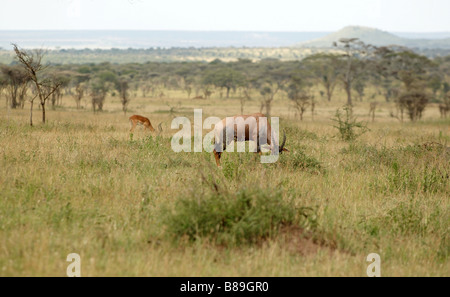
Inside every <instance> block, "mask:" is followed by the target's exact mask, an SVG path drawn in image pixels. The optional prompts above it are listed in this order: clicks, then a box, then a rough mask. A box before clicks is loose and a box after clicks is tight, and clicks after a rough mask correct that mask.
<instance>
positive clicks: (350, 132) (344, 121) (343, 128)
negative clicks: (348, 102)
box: [332, 106, 369, 141]
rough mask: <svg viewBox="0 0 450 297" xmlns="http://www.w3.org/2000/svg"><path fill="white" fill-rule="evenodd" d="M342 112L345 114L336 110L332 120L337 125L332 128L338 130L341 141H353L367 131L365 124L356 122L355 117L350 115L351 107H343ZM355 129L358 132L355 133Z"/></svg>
mask: <svg viewBox="0 0 450 297" xmlns="http://www.w3.org/2000/svg"><path fill="white" fill-rule="evenodd" d="M343 110H344V112H345V113H343V112H342V111H341V110H340V109H338V110H336V114H335V116H334V118H333V119H332V120H333V121H334V122H336V123H337V125H336V126H333V127H335V128H336V129H338V131H339V134H340V137H341V139H342V140H344V141H352V140H355V139H356V138H358V137H359V136H361V135H362V134H364V133H366V132H367V131H368V130H369V129H368V128H367V124H366V123H363V122H357V121H356V117H354V116H353V115H352V109H351V107H349V106H345V107H344V108H343ZM357 129H359V130H358V131H357Z"/></svg>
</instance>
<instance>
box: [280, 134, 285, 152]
mask: <svg viewBox="0 0 450 297" xmlns="http://www.w3.org/2000/svg"><path fill="white" fill-rule="evenodd" d="M285 144H286V132H284V131H283V143H282V144H281V146H280V153H281V152H282V151H283V149H284V145H285Z"/></svg>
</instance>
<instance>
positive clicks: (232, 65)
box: [0, 39, 450, 121]
mask: <svg viewBox="0 0 450 297" xmlns="http://www.w3.org/2000/svg"><path fill="white" fill-rule="evenodd" d="M335 46H336V53H317V54H314V55H311V56H309V57H307V58H305V59H303V60H302V61H280V60H277V59H264V60H261V61H260V62H252V61H251V60H248V59H239V60H237V61H235V62H226V63H225V62H222V61H221V60H219V59H216V60H214V61H212V62H209V63H205V62H170V63H166V62H147V63H128V64H111V63H99V64H94V63H91V64H63V65H57V64H54V65H51V67H48V68H46V69H42V77H43V81H47V82H52V84H53V86H56V85H57V86H58V87H57V88H55V90H54V91H53V92H52V93H51V94H50V95H49V97H48V100H49V102H50V103H51V106H52V108H57V107H58V106H60V105H61V104H62V95H63V94H65V95H69V96H71V97H72V98H73V99H74V100H75V102H76V106H77V108H79V109H80V108H82V104H81V102H82V100H83V99H85V98H87V99H89V102H90V103H91V106H92V110H93V111H94V112H100V111H102V110H103V106H104V103H105V100H106V98H107V95H108V94H109V95H112V96H117V97H119V98H120V101H121V103H122V109H123V112H124V113H126V112H127V107H128V105H129V102H130V98H132V97H133V94H136V93H137V92H140V93H141V94H142V96H144V97H152V98H162V97H164V91H166V90H179V91H182V92H184V93H185V96H186V98H187V99H191V98H197V99H208V98H210V97H211V95H212V94H215V95H216V96H217V97H220V98H229V97H231V96H232V97H234V98H237V99H239V100H240V103H241V112H244V107H245V104H246V102H247V101H248V100H258V101H259V102H260V111H261V112H265V113H266V114H267V115H268V116H270V114H271V110H272V105H273V103H274V100H275V98H276V96H279V95H282V96H284V97H285V98H288V99H289V100H290V102H291V103H292V106H293V108H294V109H295V111H296V113H297V115H298V117H299V118H300V119H302V118H303V114H304V112H305V111H306V110H307V109H308V108H311V109H312V110H313V109H314V107H315V105H316V101H317V98H316V96H317V94H315V92H313V88H314V87H318V86H319V87H320V88H319V89H320V97H322V98H323V99H324V100H328V101H332V100H333V98H334V94H335V90H336V88H342V89H343V90H344V91H345V93H346V95H347V105H348V106H349V107H351V106H352V105H353V104H354V101H355V100H358V101H363V100H366V101H369V102H373V95H372V96H371V95H368V94H367V92H366V90H367V87H368V86H369V85H370V86H372V87H374V88H375V89H376V90H377V92H378V93H379V94H380V95H383V97H384V98H385V100H386V101H387V102H394V103H395V105H396V107H397V108H396V112H395V113H392V116H393V117H396V118H398V119H399V120H403V119H404V117H405V116H407V117H408V118H409V119H410V120H412V121H416V120H418V119H420V118H421V117H422V114H423V111H424V109H425V107H426V106H427V104H428V103H429V102H432V101H433V102H438V103H440V109H441V113H442V114H443V115H445V114H446V113H447V112H448V111H449V109H450V93H449V91H450V85H449V79H450V56H447V57H437V58H434V59H433V60H430V59H429V58H427V57H425V56H422V55H419V54H417V53H415V52H412V51H410V50H409V49H407V48H400V47H374V46H371V45H367V44H364V43H363V42H361V41H359V40H358V39H341V40H339V41H338V42H336V44H335ZM18 53H20V51H19V52H18ZM18 57H19V55H18ZM22 62H23V61H22ZM23 66H24V63H20V59H19V60H18V63H16V64H14V65H0V91H1V92H2V93H3V94H4V96H5V97H6V104H7V105H8V107H9V108H11V109H16V108H24V104H25V102H26V101H31V99H32V98H33V96H35V95H36V94H38V90H37V85H36V83H35V82H34V83H33V79H32V76H30V72H27V68H26V67H25V68H24V67H23ZM46 88H47V89H48V88H49V86H48V85H47V87H46ZM48 90H51V88H50V89H48ZM46 100H47V99H46ZM41 108H43V109H45V104H44V105H42V104H41ZM371 108H372V105H371Z"/></svg>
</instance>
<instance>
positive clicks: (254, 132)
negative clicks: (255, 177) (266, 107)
mask: <svg viewBox="0 0 450 297" xmlns="http://www.w3.org/2000/svg"><path fill="white" fill-rule="evenodd" d="M214 136H215V139H214V151H213V153H214V157H215V159H216V164H217V166H220V157H221V156H222V152H224V151H225V150H226V148H227V145H229V144H230V143H231V142H232V141H233V140H234V141H255V142H256V151H254V152H255V153H261V145H265V144H268V145H269V146H270V149H271V151H272V154H274V153H280V154H281V153H282V152H288V150H287V149H286V148H284V145H285V144H286V134H285V135H284V138H283V143H282V144H281V146H280V145H279V144H278V139H277V138H276V137H275V136H276V135H275V133H274V135H272V127H271V126H270V124H269V123H268V122H267V118H266V117H265V115H263V114H262V113H254V114H251V115H238V116H234V117H227V118H224V119H223V120H222V121H221V122H219V123H218V124H216V126H215V128H214ZM272 140H273V141H272Z"/></svg>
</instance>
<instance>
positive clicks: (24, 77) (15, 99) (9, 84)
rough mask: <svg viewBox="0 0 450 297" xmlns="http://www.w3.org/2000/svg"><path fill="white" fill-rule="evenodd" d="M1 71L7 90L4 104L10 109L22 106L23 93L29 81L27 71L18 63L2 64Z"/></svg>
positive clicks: (24, 93)
mask: <svg viewBox="0 0 450 297" xmlns="http://www.w3.org/2000/svg"><path fill="white" fill-rule="evenodd" d="M2 73H3V75H4V77H5V87H6V90H7V95H8V96H7V98H6V105H9V106H10V107H11V108H12V109H16V108H17V107H22V108H23V106H24V103H25V102H24V101H25V95H26V92H27V87H28V83H29V81H30V79H29V77H28V74H27V72H25V71H24V70H23V68H22V67H20V66H19V65H17V66H3V67H2Z"/></svg>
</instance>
